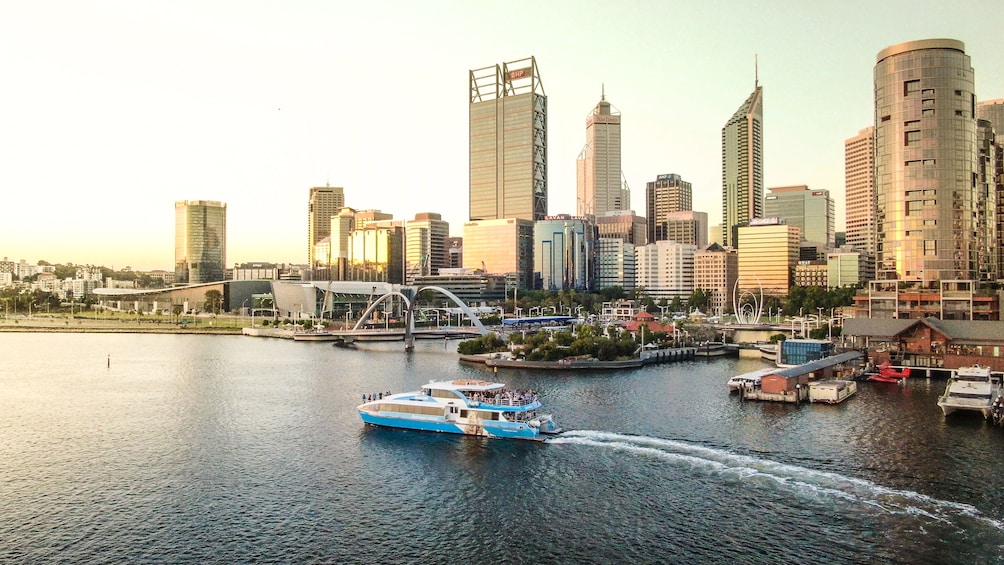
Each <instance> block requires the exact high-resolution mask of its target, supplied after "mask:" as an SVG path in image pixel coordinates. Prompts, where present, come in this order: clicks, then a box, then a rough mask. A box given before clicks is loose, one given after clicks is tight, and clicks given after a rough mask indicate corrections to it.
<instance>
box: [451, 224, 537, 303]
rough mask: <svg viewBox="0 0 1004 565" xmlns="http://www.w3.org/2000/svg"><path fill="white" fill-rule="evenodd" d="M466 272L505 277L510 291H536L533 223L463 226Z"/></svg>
mask: <svg viewBox="0 0 1004 565" xmlns="http://www.w3.org/2000/svg"><path fill="white" fill-rule="evenodd" d="M463 254H464V268H469V269H481V270H483V271H484V272H485V273H488V274H494V275H505V276H506V281H507V283H506V284H507V285H508V286H509V287H510V288H519V289H532V288H533V222H531V221H529V220H521V219H518V218H503V219H500V220H480V221H477V222H467V223H465V224H464V247H463Z"/></svg>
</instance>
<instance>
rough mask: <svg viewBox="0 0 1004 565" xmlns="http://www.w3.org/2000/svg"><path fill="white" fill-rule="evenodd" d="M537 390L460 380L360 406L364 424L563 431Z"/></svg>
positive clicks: (514, 433)
mask: <svg viewBox="0 0 1004 565" xmlns="http://www.w3.org/2000/svg"><path fill="white" fill-rule="evenodd" d="M540 408H541V403H540V400H539V399H538V396H537V394H536V393H535V392H533V391H523V390H508V389H506V387H505V384H503V383H493V382H488V381H481V380H473V379H460V380H453V381H432V382H429V383H428V384H426V385H425V386H423V387H422V389H421V390H419V391H416V392H405V393H400V394H391V395H386V396H382V397H381V398H377V399H374V400H369V401H367V402H364V403H363V404H361V405H360V406H359V415H360V417H361V418H362V420H363V422H365V423H367V424H370V425H375V426H385V427H391V428H405V429H411V430H424V431H431V432H443V433H453V434H466V435H475V436H484V437H492V438H510V439H531V440H542V439H544V437H543V436H546V435H550V434H557V433H561V431H562V430H561V428H559V427H558V426H557V425H556V424H555V423H554V421H553V419H552V418H551V415H550V414H540V413H538V410H539V409H540Z"/></svg>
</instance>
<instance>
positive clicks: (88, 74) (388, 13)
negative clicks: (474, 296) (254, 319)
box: [0, 2, 1004, 270]
mask: <svg viewBox="0 0 1004 565" xmlns="http://www.w3.org/2000/svg"><path fill="white" fill-rule="evenodd" d="M437 5H438V6H439V7H440V8H441V9H438V10H437V9H429V8H430V6H424V5H423V6H417V5H410V4H406V3H394V2H379V3H373V4H369V5H366V6H341V5H337V6H336V5H328V4H323V3H316V4H315V3H301V4H296V5H290V6H282V7H281V10H278V11H277V10H270V9H268V7H255V6H246V5H243V4H242V5H238V4H234V3H225V2H219V3H208V4H203V3H176V4H172V5H170V6H167V7H164V6H156V5H142V4H132V3H126V2H99V3H92V4H88V5H78V4H74V3H68V2H67V3H64V2H54V3H45V4H38V5H34V4H18V5H14V6H13V7H11V8H10V9H8V10H7V12H8V13H7V14H6V16H7V17H5V19H4V21H3V22H0V31H2V32H3V33H0V45H2V46H3V47H5V48H6V51H7V52H10V53H18V54H19V56H18V57H16V58H15V57H10V58H6V59H5V60H3V61H0V72H3V73H4V76H5V77H8V84H11V85H15V87H13V88H10V89H8V90H6V91H5V92H4V93H3V94H2V95H0V96H2V97H3V101H4V104H3V106H2V108H3V110H0V112H2V114H0V115H2V116H3V122H4V128H3V131H4V133H3V135H2V136H0V139H2V140H3V141H2V147H0V150H2V151H3V152H4V154H5V161H6V163H5V166H4V167H3V168H2V169H0V185H3V187H4V193H5V198H4V200H5V202H4V209H5V210H6V211H7V214H5V218H4V221H3V222H0V247H2V249H0V256H7V257H9V258H10V259H11V260H13V261H18V260H20V259H26V260H29V261H32V262H34V261H37V260H40V259H44V260H47V261H50V262H53V263H61V262H67V261H73V262H75V263H78V264H88V263H91V264H103V265H106V266H111V267H116V268H121V267H124V266H126V265H129V266H131V267H133V268H134V269H138V270H150V269H170V264H171V262H172V245H171V243H172V238H173V221H172V219H173V218H172V216H171V215H170V209H171V208H170V206H171V203H172V202H174V201H176V200H182V199H193V200H194V199H205V200H216V201H222V202H227V203H228V208H229V210H228V241H227V254H228V258H227V262H228V264H229V265H232V264H234V263H241V262H246V261H277V262H296V263H302V262H306V259H307V257H306V255H305V253H304V251H305V250H304V249H303V240H304V235H305V234H304V227H303V220H302V218H303V202H304V197H303V195H304V194H305V191H306V190H307V189H308V188H309V187H312V186H323V185H325V184H326V183H330V184H331V185H333V186H341V187H344V188H345V199H346V205H348V206H352V207H355V208H358V209H370V208H375V209H380V210H383V211H385V212H389V213H393V214H394V216H395V218H401V219H408V218H411V217H413V216H414V214H415V213H418V212H425V211H429V212H436V213H441V214H442V216H443V219H444V220H446V221H448V222H449V223H450V226H451V231H452V232H453V234H454V235H459V231H460V228H461V226H462V225H463V223H464V221H465V219H466V215H467V209H468V204H469V202H468V198H467V193H468V191H467V185H468V182H467V179H468V161H467V153H468V152H467V143H468V108H467V106H468V105H467V103H466V102H467V101H466V100H465V99H464V98H463V95H462V94H460V92H459V88H457V85H458V84H460V82H461V81H463V80H464V77H465V75H466V73H467V72H468V71H469V70H470V69H474V68H478V67H479V66H481V65H484V64H485V63H486V62H492V61H508V60H513V59H515V58H518V57H524V56H530V55H533V56H535V57H536V60H537V62H538V64H540V65H541V66H542V67H543V69H544V70H543V74H544V77H545V80H546V88H547V94H548V155H547V160H548V195H549V199H548V209H547V212H548V214H560V213H573V212H574V211H575V205H576V203H575V198H576V195H575V193H576V182H575V166H576V156H577V155H578V153H579V151H580V150H581V148H582V123H583V118H584V117H585V116H586V115H587V114H588V113H589V111H590V109H591V108H593V107H595V104H596V93H597V92H598V91H599V90H600V88H601V87H603V86H601V85H605V92H606V96H607V97H608V98H609V99H611V100H616V102H617V107H618V108H619V109H620V110H621V111H622V112H624V115H625V116H627V118H626V119H625V120H624V122H623V125H622V128H623V129H622V144H623V146H622V147H623V149H622V154H623V158H622V161H623V162H622V166H623V170H624V174H625V177H626V179H627V181H628V184H629V185H630V186H631V187H633V188H634V189H635V190H634V191H633V192H635V194H634V195H633V196H632V197H631V209H633V210H636V211H638V212H641V209H642V208H643V207H644V201H643V195H642V194H639V193H640V192H641V190H639V189H640V188H641V187H643V186H644V184H645V182H646V181H647V180H648V179H651V178H654V177H655V176H657V175H658V174H662V173H665V172H674V173H677V174H680V175H682V176H683V177H684V178H686V179H688V180H689V181H691V182H692V183H693V187H694V209H695V210H697V211H702V212H707V213H708V214H709V216H710V217H711V218H717V217H720V216H721V203H720V199H721V188H720V187H721V180H720V179H721V148H720V128H721V125H722V124H723V123H725V121H726V120H727V119H728V117H729V116H730V115H731V114H732V113H733V112H734V111H735V108H736V105H737V104H738V103H739V101H741V100H742V99H743V98H744V97H745V96H746V95H747V94H748V93H749V91H750V89H751V88H752V87H753V83H754V69H753V66H754V63H753V61H754V56H755V55H756V56H758V59H759V83H760V85H762V86H764V87H765V90H766V91H767V92H766V93H765V94H766V96H767V98H768V101H767V103H766V106H765V111H764V114H765V115H764V184H765V186H784V185H794V184H807V185H809V186H811V187H813V188H819V189H826V190H829V191H830V193H831V195H833V197H834V200H835V202H836V207H837V218H838V219H837V229H842V228H843V226H844V206H845V199H844V156H843V151H844V141H845V140H846V139H848V138H850V137H853V136H854V135H855V134H856V132H858V131H860V130H861V129H863V128H865V127H868V126H870V125H873V121H874V115H873V92H872V90H873V81H872V78H873V77H872V70H873V67H874V65H875V57H876V54H877V53H878V52H879V51H881V50H882V49H884V48H886V47H888V46H889V45H894V44H898V43H901V42H904V41H913V40H919V39H927V38H952V39H957V40H959V41H962V42H963V43H965V46H966V53H967V54H968V55H969V56H970V57H971V58H972V65H973V67H974V68H975V72H976V75H977V76H978V77H979V80H978V81H977V84H976V98H977V101H983V100H989V99H994V98H1002V97H1004V72H1001V71H1002V58H1001V56H1000V55H999V54H997V52H996V51H995V49H996V47H997V44H998V43H997V41H996V38H995V36H994V33H993V30H992V29H989V28H987V26H977V25H973V23H972V22H971V18H967V17H966V14H967V13H973V11H974V10H975V11H977V13H980V14H981V15H982V16H985V17H986V18H988V19H990V20H995V19H996V18H997V17H999V16H1000V15H1004V8H1002V7H1001V6H998V5H994V4H990V5H986V4H983V3H976V2H972V3H961V4H959V3H956V4H951V5H944V6H941V5H936V6H924V7H922V8H920V7H918V6H917V5H916V4H911V3H905V2H891V3H882V4H878V5H875V4H871V3H869V4H865V3H859V4H857V5H855V4H853V3H852V4H851V5H847V4H844V5H839V6H836V5H835V6H812V5H809V6H806V5H803V4H800V3H794V2H777V3H774V7H775V8H774V9H772V10H762V9H760V8H758V7H756V6H746V5H743V4H736V5H731V4H712V5H707V6H694V5H692V4H688V3H645V2H643V3H640V4H637V5H634V6H632V7H631V8H630V9H626V8H618V7H616V6H611V5H606V4H599V3H585V4H579V3H571V2H556V3H548V4H545V5H538V4H531V3H529V2H512V3H508V4H506V6H505V7H504V8H502V7H500V6H496V5H484V6H473V5H467V4H460V3H446V2H444V3H439V4H437ZM967 6H968V7H967ZM237 7H239V9H236V8H237ZM54 8H55V9H54ZM906 10H910V11H911V13H916V12H923V15H924V17H922V18H909V21H907V19H904V18H902V17H901V14H902V12H903V11H906ZM527 11H530V12H533V13H535V14H539V16H540V17H535V18H530V19H526V18H521V19H520V21H523V22H525V25H523V26H516V27H514V26H511V25H509V23H511V21H513V19H512V18H507V17H498V16H500V15H501V16H505V15H506V14H510V13H511V14H514V15H515V14H525V13H527ZM53 14H56V15H53ZM470 21H480V22H482V23H484V24H485V25H484V26H470V25H469V22H470ZM555 22H561V25H557V24H556V23H555ZM610 22H615V23H616V25H614V26H610V25H609V24H610ZM601 27H602V29H603V30H604V34H603V35H602V37H603V38H604V39H603V40H602V41H597V40H596V38H597V37H599V36H597V35H590V34H584V33H582V30H584V29H591V28H596V29H597V30H599V29H601ZM475 28H476V29H475ZM670 29H671V30H673V33H667V30H670ZM748 29H756V30H757V31H758V33H754V34H750V33H740V31H742V30H748ZM360 53H365V54H366V55H365V56H362V55H360ZM404 84H413V85H418V86H420V88H413V89H409V90H408V93H407V94H403V87H402V85H404ZM430 123H432V124H434V125H433V126H430ZM430 164H433V165H432V166H430Z"/></svg>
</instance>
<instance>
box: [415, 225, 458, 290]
mask: <svg viewBox="0 0 1004 565" xmlns="http://www.w3.org/2000/svg"><path fill="white" fill-rule="evenodd" d="M449 237H450V223H449V222H446V221H444V220H443V216H442V215H440V214H436V213H434V212H422V213H419V214H415V219H414V220H408V221H407V222H405V223H404V245H405V250H404V260H405V264H406V265H407V267H406V270H405V284H415V279H416V278H417V277H427V276H432V275H438V274H439V270H440V269H445V268H448V267H449V266H450V265H449V263H447V262H446V261H447V260H448V259H449V256H448V255H447V254H446V250H447V247H446V240H447V239H449Z"/></svg>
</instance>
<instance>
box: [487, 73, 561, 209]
mask: <svg viewBox="0 0 1004 565" xmlns="http://www.w3.org/2000/svg"><path fill="white" fill-rule="evenodd" d="M546 215H547V97H546V96H545V95H544V86H543V84H542V83H541V81H540V74H539V73H538V71H537V62H536V60H535V59H534V58H533V57H530V58H528V59H522V60H519V61H514V62H510V63H502V64H501V65H495V66H492V67H485V68H482V69H476V70H472V71H470V219H471V220H472V221H475V220H493V219H503V218H519V219H522V220H530V221H536V220H539V219H541V218H543V217H544V216H546Z"/></svg>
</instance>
